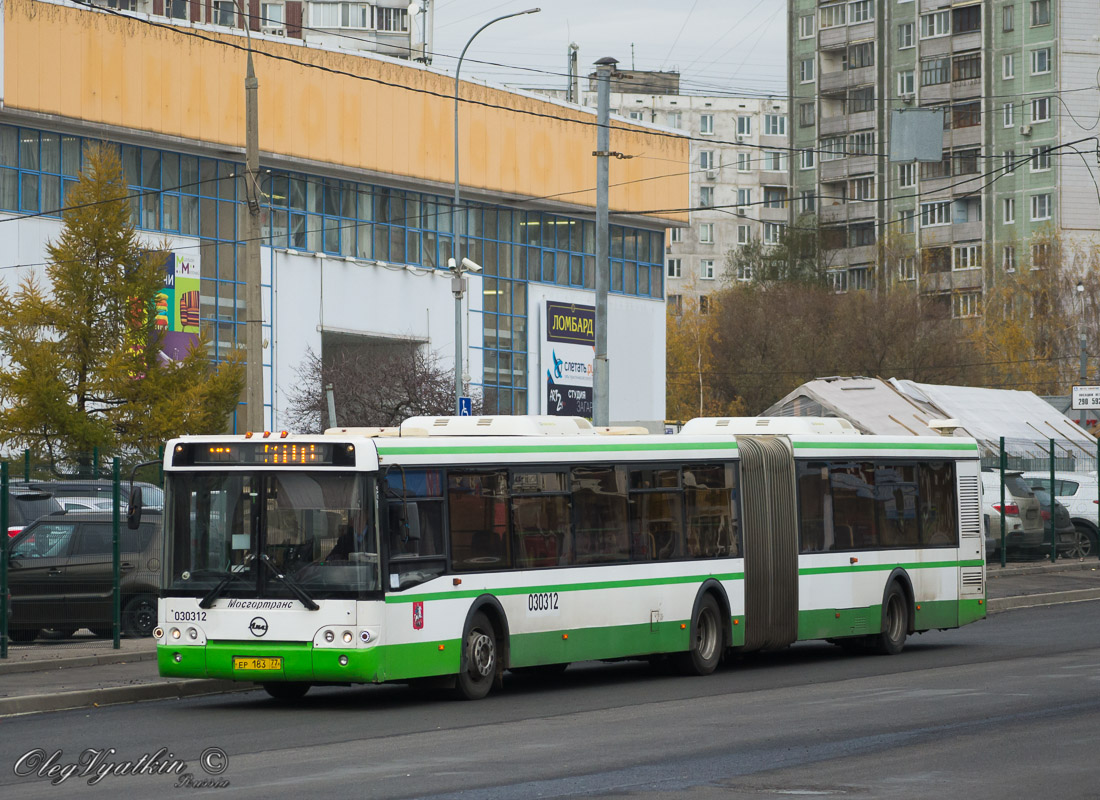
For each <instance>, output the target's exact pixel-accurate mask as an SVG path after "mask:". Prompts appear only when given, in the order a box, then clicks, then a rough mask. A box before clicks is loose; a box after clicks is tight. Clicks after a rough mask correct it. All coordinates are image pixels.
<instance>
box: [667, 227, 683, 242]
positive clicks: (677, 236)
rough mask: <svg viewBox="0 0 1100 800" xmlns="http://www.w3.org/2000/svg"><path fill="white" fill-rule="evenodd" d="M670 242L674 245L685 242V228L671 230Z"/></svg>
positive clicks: (669, 230)
mask: <svg viewBox="0 0 1100 800" xmlns="http://www.w3.org/2000/svg"><path fill="white" fill-rule="evenodd" d="M668 240H669V242H670V243H672V244H679V243H680V242H682V241H684V229H683V228H669V229H668Z"/></svg>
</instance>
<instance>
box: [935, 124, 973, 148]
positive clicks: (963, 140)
mask: <svg viewBox="0 0 1100 800" xmlns="http://www.w3.org/2000/svg"><path fill="white" fill-rule="evenodd" d="M981 143H982V126H981V125H968V126H967V127H965V128H953V129H952V130H950V131H944V132H943V144H944V147H969V146H974V147H977V146H978V145H980V144H981Z"/></svg>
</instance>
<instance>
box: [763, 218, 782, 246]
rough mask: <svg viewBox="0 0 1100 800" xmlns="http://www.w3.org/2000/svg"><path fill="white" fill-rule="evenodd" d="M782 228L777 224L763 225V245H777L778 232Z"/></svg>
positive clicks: (767, 223) (768, 223)
mask: <svg viewBox="0 0 1100 800" xmlns="http://www.w3.org/2000/svg"><path fill="white" fill-rule="evenodd" d="M781 229H782V226H781V225H780V224H779V223H778V222H765V223H764V244H779V232H780V230H781Z"/></svg>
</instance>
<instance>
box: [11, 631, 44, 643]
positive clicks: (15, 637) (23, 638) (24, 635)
mask: <svg viewBox="0 0 1100 800" xmlns="http://www.w3.org/2000/svg"><path fill="white" fill-rule="evenodd" d="M8 638H9V639H10V640H11V641H13V642H16V643H18V644H27V643H29V642H33V641H34V640H35V639H37V638H38V631H28V630H19V629H16V630H9V631H8Z"/></svg>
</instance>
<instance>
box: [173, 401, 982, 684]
mask: <svg viewBox="0 0 1100 800" xmlns="http://www.w3.org/2000/svg"><path fill="white" fill-rule="evenodd" d="M615 434H622V435H615ZM164 471H165V479H166V489H167V498H166V506H165V537H164V538H165V552H164V570H163V574H164V579H163V586H162V592H161V598H160V603H159V622H160V624H159V626H158V628H157V630H156V631H155V633H154V636H155V637H156V639H157V645H158V663H159V668H160V672H161V674H162V675H165V676H178V677H203V678H225V679H229V680H237V681H250V682H259V683H261V684H263V686H264V688H265V689H266V690H267V691H268V692H269V693H270V694H271V695H273V696H274V697H278V698H295V697H300V696H302V695H303V694H305V692H306V691H307V690H308V689H309V687H310V686H312V685H325V684H329V685H332V684H339V685H344V684H359V683H381V682H385V681H405V682H411V681H416V680H418V679H433V681H434V682H436V683H446V684H448V685H453V686H454V687H455V689H456V690H457V693H458V694H459V695H460V696H463V697H466V698H470V699H475V698H478V697H482V696H484V695H485V694H486V693H487V692H488V691H489V690H490V689H491V688H492V687H493V686H494V685H495V684H498V683H499V682H500V680H501V679H502V675H503V673H504V671H506V670H513V671H522V670H525V669H527V670H532V671H537V670H543V671H555V670H561V669H564V668H565V666H566V665H568V664H570V663H573V662H579V661H587V660H613V659H634V658H638V659H655V658H665V657H668V658H671V659H672V660H673V662H674V663H675V664H676V665H677V666H678V667H679V668H680V669H681V670H683V671H684V672H687V673H690V674H699V675H704V674H708V673H710V672H712V671H713V670H714V669H715V667H716V666H717V665H718V663H719V660H720V659H721V658H722V656H723V655H724V654H726V653H729V652H736V651H752V650H774V649H778V648H783V647H786V646H788V645H790V644H792V643H793V642H797V641H802V640H809V639H825V640H829V641H832V642H835V643H837V644H839V645H841V646H845V647H852V648H854V649H856V648H858V649H868V650H877V651H879V652H883V653H890V654H893V653H897V652H899V651H900V650H901V649H902V647H903V645H904V644H905V641H906V638H907V636H908V635H910V634H912V633H915V632H923V631H927V630H931V629H945V628H955V627H959V626H961V625H965V624H966V623H968V622H973V621H974V620H977V619H980V618H982V617H984V616H985V605H984V601H985V562H984V553H983V551H982V548H983V545H984V540H983V536H982V531H981V513H980V509H981V483H980V479H979V461H978V450H977V446H976V444H975V442H974V441H973V440H972V439H967V438H959V437H948V436H944V437H911V438H910V437H899V436H892V437H884V436H866V435H860V434H859V433H858V432H857V431H856V430H855V429H854V428H853V427H852V426H851V425H849V424H848V423H847V422H845V421H843V420H835V419H808V418H793V419H792V418H759V419H755V418H708V419H696V420H692V421H691V422H689V423H687V424H685V425H684V427H683V429H682V430H681V431H680V432H679V433H677V434H675V435H667V436H658V435H650V434H637V433H632V432H630V433H628V432H623V431H616V430H614V429H608V430H602V431H601V430H596V429H594V428H593V427H592V426H591V425H590V424H589V423H588V422H587V421H586V420H584V419H580V418H573V417H440V418H414V419H410V420H407V421H406V422H405V423H404V424H403V425H402V426H401V427H400V428H398V429H392V430H377V429H334V430H330V431H327V432H326V433H325V434H323V435H322V434H318V435H310V436H307V435H289V434H287V433H277V434H273V433H262V434H260V433H257V434H254V435H253V434H246V435H243V436H186V437H182V438H179V439H174V440H172V441H171V442H170V443H169V445H168V447H167V449H166V452H165V458H164Z"/></svg>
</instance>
